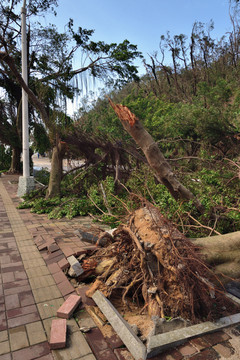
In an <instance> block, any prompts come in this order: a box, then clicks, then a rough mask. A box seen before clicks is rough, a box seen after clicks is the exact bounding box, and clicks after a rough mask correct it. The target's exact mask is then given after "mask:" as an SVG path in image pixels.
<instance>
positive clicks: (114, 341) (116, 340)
mask: <svg viewBox="0 0 240 360" xmlns="http://www.w3.org/2000/svg"><path fill="white" fill-rule="evenodd" d="M105 339H106V341H107V342H108V344H109V345H110V347H111V349H116V348H119V347H121V346H123V345H124V344H123V342H122V340H121V339H120V337H119V336H118V335H117V334H114V335H112V336H110V337H108V336H105Z"/></svg>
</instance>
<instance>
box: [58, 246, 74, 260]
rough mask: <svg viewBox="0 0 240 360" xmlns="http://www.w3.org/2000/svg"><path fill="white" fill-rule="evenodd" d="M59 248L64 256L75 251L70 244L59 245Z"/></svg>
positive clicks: (70, 254)
mask: <svg viewBox="0 0 240 360" xmlns="http://www.w3.org/2000/svg"><path fill="white" fill-rule="evenodd" d="M61 249H62V251H63V253H64V255H65V256H66V258H68V257H69V256H72V255H74V254H75V251H74V250H73V249H72V248H71V247H70V246H68V247H67V246H64V247H61Z"/></svg>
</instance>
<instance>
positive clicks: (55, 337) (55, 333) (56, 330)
mask: <svg viewBox="0 0 240 360" xmlns="http://www.w3.org/2000/svg"><path fill="white" fill-rule="evenodd" d="M66 336H67V320H66V319H54V320H53V321H52V326H51V333H50V341H49V345H50V349H62V348H65V346H66Z"/></svg>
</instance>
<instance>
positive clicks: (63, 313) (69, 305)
mask: <svg viewBox="0 0 240 360" xmlns="http://www.w3.org/2000/svg"><path fill="white" fill-rule="evenodd" d="M81 301H82V299H81V297H80V296H78V295H74V294H72V295H70V296H69V297H68V299H67V300H66V301H65V302H64V303H63V305H62V306H61V307H60V308H59V309H58V311H57V316H58V317H60V318H63V319H69V318H70V317H71V316H72V314H73V312H74V311H75V310H76V308H77V307H78V305H79V304H80V302H81Z"/></svg>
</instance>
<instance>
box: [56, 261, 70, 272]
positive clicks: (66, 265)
mask: <svg viewBox="0 0 240 360" xmlns="http://www.w3.org/2000/svg"><path fill="white" fill-rule="evenodd" d="M58 266H59V267H60V269H61V270H65V269H68V268H69V262H68V261H67V259H65V258H63V259H62V260H60V261H58Z"/></svg>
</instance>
